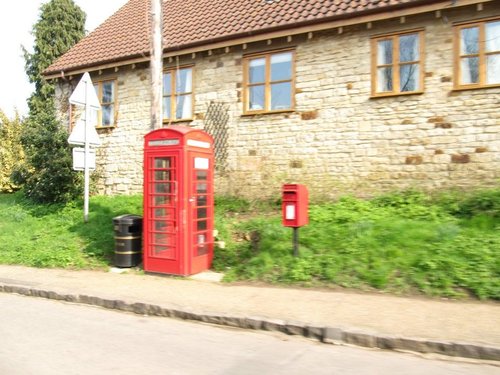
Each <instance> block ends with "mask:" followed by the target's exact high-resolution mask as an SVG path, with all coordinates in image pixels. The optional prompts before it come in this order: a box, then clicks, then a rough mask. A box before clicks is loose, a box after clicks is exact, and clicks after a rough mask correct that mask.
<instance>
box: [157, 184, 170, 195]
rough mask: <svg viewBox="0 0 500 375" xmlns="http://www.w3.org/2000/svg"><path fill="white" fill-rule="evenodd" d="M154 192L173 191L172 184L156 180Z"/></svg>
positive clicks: (164, 192)
mask: <svg viewBox="0 0 500 375" xmlns="http://www.w3.org/2000/svg"><path fill="white" fill-rule="evenodd" d="M154 185H155V188H154V192H155V193H163V194H167V193H173V184H171V183H168V182H157V183H155V184H154Z"/></svg>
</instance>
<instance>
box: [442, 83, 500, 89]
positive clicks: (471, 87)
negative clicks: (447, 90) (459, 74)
mask: <svg viewBox="0 0 500 375" xmlns="http://www.w3.org/2000/svg"><path fill="white" fill-rule="evenodd" d="M498 87H500V83H495V84H493V85H468V86H465V85H464V86H454V87H453V89H452V90H451V91H467V90H481V89H494V88H498Z"/></svg>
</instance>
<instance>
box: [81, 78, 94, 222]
mask: <svg viewBox="0 0 500 375" xmlns="http://www.w3.org/2000/svg"><path fill="white" fill-rule="evenodd" d="M89 85H90V82H88V81H87V82H85V130H84V133H83V134H84V140H85V155H84V175H85V181H84V183H85V187H84V193H83V221H84V222H85V223H87V222H88V221H89V180H90V178H89V177H90V173H89V155H90V145H89V140H88V138H87V124H89V123H90V104H89ZM92 89H93V88H92Z"/></svg>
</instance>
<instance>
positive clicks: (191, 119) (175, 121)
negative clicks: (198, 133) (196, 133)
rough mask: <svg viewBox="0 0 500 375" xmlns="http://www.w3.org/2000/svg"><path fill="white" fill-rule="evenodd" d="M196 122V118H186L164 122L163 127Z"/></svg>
mask: <svg viewBox="0 0 500 375" xmlns="http://www.w3.org/2000/svg"><path fill="white" fill-rule="evenodd" d="M192 121H194V118H184V119H176V120H163V121H162V123H163V125H168V124H176V123H179V122H192Z"/></svg>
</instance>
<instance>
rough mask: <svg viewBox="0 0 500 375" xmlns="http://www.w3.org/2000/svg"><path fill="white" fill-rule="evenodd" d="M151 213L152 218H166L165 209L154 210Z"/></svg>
mask: <svg viewBox="0 0 500 375" xmlns="http://www.w3.org/2000/svg"><path fill="white" fill-rule="evenodd" d="M153 212H154V216H155V217H156V218H160V217H165V216H167V209H166V208H155V209H154V211H153Z"/></svg>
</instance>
